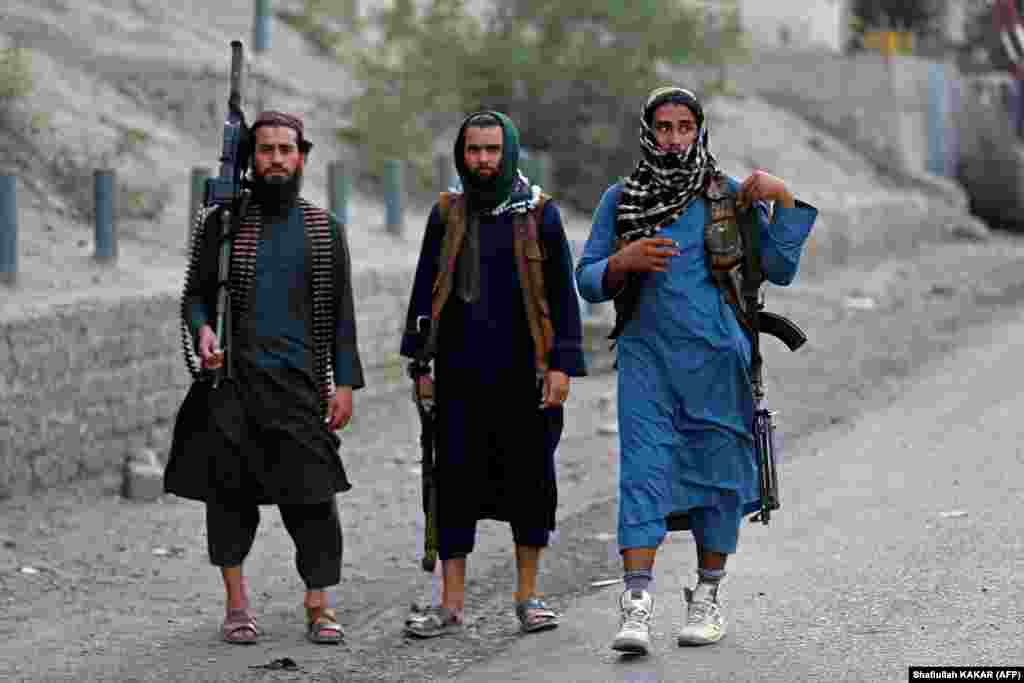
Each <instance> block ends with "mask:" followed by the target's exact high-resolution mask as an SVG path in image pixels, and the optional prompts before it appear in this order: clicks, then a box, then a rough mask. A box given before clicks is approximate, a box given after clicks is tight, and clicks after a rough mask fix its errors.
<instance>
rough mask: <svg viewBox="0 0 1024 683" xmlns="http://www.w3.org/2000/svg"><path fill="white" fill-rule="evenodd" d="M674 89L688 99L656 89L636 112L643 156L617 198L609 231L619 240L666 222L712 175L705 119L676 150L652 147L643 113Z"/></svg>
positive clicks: (654, 143)
mask: <svg viewBox="0 0 1024 683" xmlns="http://www.w3.org/2000/svg"><path fill="white" fill-rule="evenodd" d="M676 92H678V93H685V94H686V95H688V96H690V97H693V95H692V93H690V92H689V91H686V90H683V89H682V88H664V89H660V90H656V91H655V92H654V93H652V95H651V97H649V98H648V99H647V102H645V104H644V107H643V109H642V111H641V113H640V125H641V131H640V148H641V150H642V151H643V158H642V159H641V160H640V161H639V162H637V165H636V169H635V170H634V171H633V173H632V174H630V176H629V177H627V178H626V179H625V181H624V186H623V190H622V196H621V197H620V198H619V207H618V216H617V220H616V225H615V232H616V234H617V235H618V236H619V237H621V238H624V239H627V240H629V239H635V238H637V237H640V236H650V235H653V234H654V233H656V232H658V231H659V230H660V229H661V228H663V227H665V226H667V225H670V224H671V223H672V222H673V221H675V220H676V218H678V217H679V216H680V215H681V214H682V213H683V211H685V210H686V207H687V206H689V205H690V202H692V201H693V200H694V198H695V197H697V196H699V195H700V194H701V192H703V191H704V188H705V187H706V186H707V182H708V180H709V179H710V178H711V177H712V176H713V175H714V174H716V173H718V165H717V162H716V160H715V157H714V155H713V154H711V151H710V150H709V149H708V129H707V123H706V121H701V122H700V128H699V129H698V131H697V136H696V138H695V139H694V141H693V143H691V144H690V146H689V147H687V148H686V149H685V150H683V151H682V152H669V151H667V150H663V149H660V148H659V147H658V143H657V140H656V139H655V137H654V131H653V130H652V129H651V126H650V125H649V124H648V123H647V120H648V115H649V114H650V113H651V110H652V109H653V108H656V106H657V105H659V104H660V102H658V100H659V99H661V98H663V97H664V96H665V95H670V94H673V93H676Z"/></svg>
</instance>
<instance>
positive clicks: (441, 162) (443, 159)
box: [434, 154, 459, 192]
mask: <svg viewBox="0 0 1024 683" xmlns="http://www.w3.org/2000/svg"><path fill="white" fill-rule="evenodd" d="M434 175H435V177H436V179H437V190H438V192H447V191H448V190H450V189H452V188H457V187H458V186H459V174H458V171H456V169H455V165H454V164H453V163H452V158H451V157H450V156H449V155H447V154H442V155H440V156H438V157H437V158H436V159H434Z"/></svg>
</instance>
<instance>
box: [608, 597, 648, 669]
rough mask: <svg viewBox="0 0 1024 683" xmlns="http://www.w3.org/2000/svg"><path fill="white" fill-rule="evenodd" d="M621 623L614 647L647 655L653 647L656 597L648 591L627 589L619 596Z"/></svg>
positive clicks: (620, 650) (613, 643) (613, 642)
mask: <svg viewBox="0 0 1024 683" xmlns="http://www.w3.org/2000/svg"><path fill="white" fill-rule="evenodd" d="M619 611H620V612H621V620H622V621H621V625H620V627H619V632H618V633H617V634H616V635H615V640H613V641H612V649H613V650H618V651H619V652H632V653H635V654H641V655H645V654H647V651H648V650H650V648H651V617H652V616H653V615H654V598H652V597H651V594H650V593H648V592H647V591H637V590H632V591H631V590H627V591H624V592H623V593H622V595H621V596H620V597H619Z"/></svg>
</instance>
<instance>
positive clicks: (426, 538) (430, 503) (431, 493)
mask: <svg viewBox="0 0 1024 683" xmlns="http://www.w3.org/2000/svg"><path fill="white" fill-rule="evenodd" d="M430 329H431V327H430V318H428V317H426V316H422V315H421V316H418V317H417V318H416V330H415V334H416V335H417V337H418V338H419V340H420V352H419V354H418V357H417V358H416V360H414V361H413V362H411V363H410V364H409V377H411V378H412V383H413V384H412V391H413V400H414V402H415V403H416V412H417V413H419V416H420V451H421V453H422V458H421V460H420V486H421V489H422V495H423V559H422V560H421V562H420V566H422V567H423V571H425V572H427V573H431V574H432V573H433V572H434V567H435V566H436V564H437V553H438V547H439V538H438V533H439V532H438V529H437V479H436V464H435V462H434V446H435V444H436V443H437V404H436V403H435V402H434V397H433V396H432V395H431V396H420V395H419V389H418V387H417V380H418V379H419V378H420V377H422V376H423V375H428V374H429V373H430V365H429V358H430V355H431V352H430V349H429V346H428V345H429V343H430Z"/></svg>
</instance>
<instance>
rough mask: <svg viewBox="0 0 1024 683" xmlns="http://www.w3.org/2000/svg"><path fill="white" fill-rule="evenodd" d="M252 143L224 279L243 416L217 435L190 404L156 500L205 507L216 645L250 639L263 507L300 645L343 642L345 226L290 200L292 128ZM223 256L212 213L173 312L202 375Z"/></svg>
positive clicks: (350, 368)
mask: <svg viewBox="0 0 1024 683" xmlns="http://www.w3.org/2000/svg"><path fill="white" fill-rule="evenodd" d="M251 132H252V137H253V141H254V142H253V145H254V148H253V168H252V180H251V181H249V182H250V185H251V189H252V199H251V201H250V203H249V205H248V208H247V210H246V211H245V212H244V215H243V216H242V217H241V225H240V228H239V229H238V231H237V233H236V234H235V235H234V236H233V244H232V254H231V266H230V275H229V281H230V286H231V289H230V297H231V303H232V318H231V321H232V322H231V329H232V334H231V353H229V354H228V355H227V361H228V362H231V363H232V366H233V367H232V371H233V374H234V380H232V381H231V382H230V383H229V384H230V388H231V390H232V392H234V393H233V394H231V393H229V394H227V395H228V396H229V397H231V396H235V397H237V401H234V402H232V403H237V405H238V406H239V408H238V411H239V412H238V414H237V419H228V420H224V421H222V423H224V422H226V423H227V424H228V425H229V427H228V428H227V429H226V430H225V429H223V426H222V432H216V430H211V429H210V428H208V427H207V425H208V424H209V422H210V420H209V417H208V415H205V414H199V415H196V414H195V412H196V410H195V409H193V408H191V406H190V405H189V399H186V403H185V404H183V406H182V411H181V413H182V414H179V418H178V421H177V423H176V425H175V434H174V443H173V445H172V451H171V457H170V459H169V462H168V467H167V472H166V475H165V488H166V490H167V491H169V492H171V493H175V494H178V495H181V496H184V497H188V498H193V499H197V500H202V501H204V502H205V503H206V526H207V537H208V549H209V556H210V561H211V562H212V563H213V564H214V565H217V566H219V567H220V568H221V572H222V574H223V578H224V587H225V590H226V592H227V615H226V618H225V620H224V624H223V627H222V636H223V638H224V639H225V640H227V641H228V642H232V643H252V642H254V641H255V640H256V638H257V636H258V634H259V633H258V630H257V626H256V622H255V619H254V618H253V615H252V612H251V611H250V603H249V597H248V592H247V587H246V583H245V580H244V578H243V574H242V562H243V560H244V559H245V557H246V556H247V555H248V553H249V551H250V549H251V548H252V543H253V540H254V538H255V534H256V529H257V526H258V525H259V519H260V514H259V508H258V505H261V504H276V505H277V506H278V509H279V510H280V513H281V517H282V520H283V521H284V524H285V527H286V528H287V530H288V533H289V534H290V535H291V537H292V540H293V541H294V543H295V547H296V565H297V568H298V572H299V575H300V576H301V577H302V580H303V582H304V583H305V585H306V588H307V591H306V595H305V600H304V605H305V608H306V620H307V635H308V637H309V638H310V640H312V641H314V642H323V643H337V642H339V641H340V640H341V637H342V631H341V628H340V626H339V625H338V622H337V619H336V617H335V614H334V610H333V606H332V603H333V596H332V595H330V592H329V591H328V589H329V588H331V587H333V586H335V585H337V584H338V583H339V582H340V580H341V563H342V532H341V524H340V521H339V518H338V510H337V505H336V502H335V494H336V493H338V492H341V491H346V490H348V489H349V488H351V486H350V484H349V482H348V479H347V478H346V475H345V470H344V467H343V466H342V463H341V459H340V457H339V454H338V446H339V444H340V440H339V438H338V436H337V435H336V434H335V433H334V432H335V431H336V430H338V429H340V428H342V427H344V426H345V425H346V424H347V423H348V421H349V419H350V417H351V415H352V391H353V389H358V388H360V387H362V386H363V372H362V365H361V362H360V358H359V352H358V349H357V347H356V328H355V313H354V306H353V301H352V289H351V274H350V262H349V255H348V246H347V243H346V239H345V234H344V229H343V226H339V225H338V223H337V222H336V221H335V220H334V219H333V217H332V216H331V215H330V214H328V213H327V212H326V211H324V210H322V209H320V208H318V207H316V206H314V205H312V204H310V203H309V202H307V201H306V200H304V199H302V198H300V197H299V190H300V187H301V181H302V171H303V168H304V165H305V162H306V158H307V154H308V152H309V150H310V148H311V147H312V144H311V143H310V142H309V141H307V140H306V139H305V137H304V135H303V125H302V121H301V119H299V118H298V117H296V116H292V115H289V114H283V113H280V112H264V113H263V114H261V115H260V116H259V117H258V118H257V119H256V121H255V122H254V123H253V127H252V131H251ZM219 251H220V221H219V220H218V214H216V213H211V214H210V215H209V216H207V217H205V219H201V220H200V222H199V224H198V226H197V229H196V233H195V235H194V240H193V254H192V262H191V265H190V267H189V272H188V275H187V277H186V285H185V294H184V298H183V302H182V315H183V318H184V324H185V325H186V326H187V332H188V333H189V334H190V335H191V341H192V346H193V348H194V351H195V353H196V354H197V355H198V358H199V360H200V361H201V364H202V367H203V368H204V369H206V370H215V369H218V368H220V367H221V366H222V365H223V363H224V362H225V354H224V351H223V350H221V349H220V348H219V347H220V340H218V339H217V335H216V333H215V331H214V327H213V324H214V317H215V315H216V313H215V311H216V289H217V279H218V278H217V259H218V255H219ZM190 352H191V351H190V350H187V351H186V353H187V354H188V353H190ZM193 364H194V362H193ZM193 389H195V386H194V387H193ZM216 391H222V390H221V389H218V390H216ZM190 394H191V392H190ZM211 395H213V396H223V394H211ZM218 400H220V404H223V403H224V400H223V399H214V400H212V401H211V404H212V408H213V410H212V411H207V410H206V409H205V406H204V407H201V408H200V410H199V412H200V413H204V412H215V411H216V410H220V409H224V410H227V409H228V407H227V406H224V405H216V403H217V401H218ZM189 411H192V414H189ZM211 434H220V435H222V436H223V437H224V438H220V437H219V436H214V437H211Z"/></svg>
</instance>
